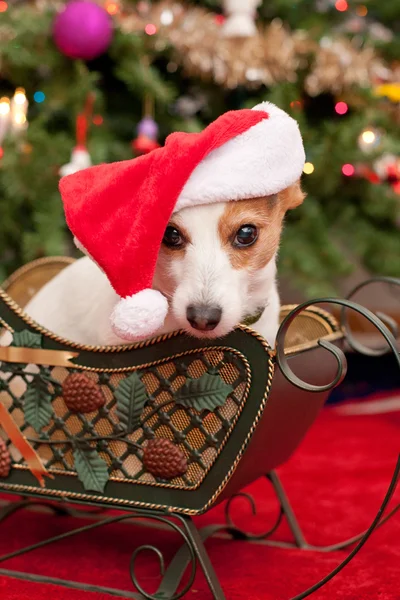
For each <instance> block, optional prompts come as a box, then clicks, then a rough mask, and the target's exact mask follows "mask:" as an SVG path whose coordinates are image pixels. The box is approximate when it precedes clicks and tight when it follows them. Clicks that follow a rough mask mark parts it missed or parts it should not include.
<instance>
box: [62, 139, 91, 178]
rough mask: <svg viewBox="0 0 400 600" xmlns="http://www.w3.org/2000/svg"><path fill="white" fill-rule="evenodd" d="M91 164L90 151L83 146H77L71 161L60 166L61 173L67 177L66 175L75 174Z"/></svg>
mask: <svg viewBox="0 0 400 600" xmlns="http://www.w3.org/2000/svg"><path fill="white" fill-rule="evenodd" d="M91 166H92V161H91V158H90V154H89V152H88V151H87V150H86V148H84V147H83V146H76V148H74V149H73V150H72V154H71V160H70V162H69V163H67V164H66V165H63V166H62V167H61V168H60V170H59V174H60V175H61V177H65V175H73V174H74V173H77V172H78V171H82V170H83V169H87V168H88V167H91Z"/></svg>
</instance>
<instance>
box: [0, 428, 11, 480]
mask: <svg viewBox="0 0 400 600" xmlns="http://www.w3.org/2000/svg"><path fill="white" fill-rule="evenodd" d="M10 469H11V456H10V453H9V451H8V448H7V446H6V443H5V441H4V440H2V439H1V438H0V477H8V474H9V472H10Z"/></svg>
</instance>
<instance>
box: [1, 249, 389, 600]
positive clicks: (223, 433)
mask: <svg viewBox="0 0 400 600" xmlns="http://www.w3.org/2000/svg"><path fill="white" fill-rule="evenodd" d="M69 262H70V260H69V259H44V260H41V261H36V262H34V263H31V264H30V265H27V266H25V267H24V268H23V269H21V270H20V271H18V272H17V273H16V274H14V276H13V277H12V278H11V279H10V280H8V282H6V283H5V284H4V285H3V290H0V324H1V325H2V327H3V331H4V332H7V333H6V334H5V336H4V337H3V345H2V346H1V347H0V435H1V437H2V439H3V441H2V442H1V444H2V446H1V447H0V492H8V493H11V494H14V495H15V494H17V495H21V496H24V497H28V498H30V499H35V498H36V499H41V500H40V502H42V501H43V500H46V501H47V500H48V501H52V502H53V503H54V501H63V505H65V503H67V504H68V505H73V504H76V503H77V504H81V505H85V504H86V505H95V506H98V507H104V508H111V507H113V508H118V509H124V510H128V511H129V512H128V513H127V514H125V513H124V514H123V516H119V517H114V519H116V520H122V519H124V518H133V517H135V518H138V517H146V518H152V519H155V520H157V519H158V520H162V521H164V520H165V515H170V516H171V515H172V516H173V517H174V518H175V519H178V522H179V523H180V526H181V532H182V535H183V538H184V542H185V548H186V554H185V552H184V551H182V553H181V554H182V556H181V557H180V559H179V560H178V559H177V558H176V559H175V561H172V563H171V564H172V565H173V566H172V567H171V569H175V571H171V572H169V574H168V573H167V574H166V576H165V577H166V579H165V577H164V579H163V582H162V583H161V586H160V589H159V591H158V595H157V594H156V595H153V596H152V595H150V594H147V593H146V592H145V590H143V589H142V588H141V587H140V584H139V583H138V582H137V581H136V579H135V576H134V574H132V579H133V581H134V583H135V585H136V587H137V589H138V590H139V592H138V593H130V592H127V591H124V592H121V593H120V595H123V596H124V597H132V598H153V597H154V598H160V597H162V598H171V599H175V598H179V597H182V595H183V594H182V593H181V591H179V592H178V591H177V589H178V586H179V581H180V579H181V576H182V574H183V572H184V570H185V568H186V565H187V563H188V562H190V560H191V559H192V563H193V564H195V563H196V561H198V562H200V564H201V565H202V568H203V571H204V573H205V575H206V577H207V579H208V581H209V584H210V589H211V592H212V594H213V597H214V598H219V599H220V598H224V596H223V592H222V590H221V588H220V586H219V583H218V580H217V578H216V576H215V573H214V572H213V569H212V566H211V564H210V563H209V560H208V557H207V555H206V553H205V550H204V547H203V544H202V542H201V539H200V537H199V533H198V532H197V530H196V529H195V527H194V525H193V523H192V521H191V519H190V517H191V516H192V515H196V514H200V513H202V512H204V511H206V510H208V509H209V508H211V507H212V506H214V505H215V504H216V503H218V502H221V501H222V500H224V499H231V498H232V497H233V496H234V495H235V494H238V493H239V492H240V490H241V489H242V488H243V487H244V486H246V485H247V484H248V483H250V482H251V481H253V480H255V479H257V478H259V477H263V476H266V477H267V478H268V479H269V480H270V481H271V482H272V484H273V486H274V488H275V491H276V493H277V496H278V500H279V502H280V505H281V513H282V514H285V516H286V518H287V519H288V521H289V524H290V526H291V528H292V532H293V535H294V538H295V543H296V544H297V545H298V546H300V547H309V546H308V544H307V542H306V540H305V539H304V536H303V534H302V532H301V529H300V527H299V525H298V523H297V521H296V518H295V515H294V513H293V511H292V510H291V508H290V505H289V503H288V500H287V498H286V496H285V494H284V491H283V489H282V486H281V484H280V482H279V479H278V478H277V476H276V473H275V469H276V468H277V467H279V466H280V465H281V464H283V463H284V462H285V461H286V460H287V459H288V458H289V457H290V456H291V454H292V453H293V452H294V451H295V449H296V448H297V447H298V445H299V443H300V442H301V440H302V439H303V437H304V436H305V434H306V432H307V431H308V429H309V427H310V426H311V424H312V423H313V422H314V421H315V419H316V417H317V415H318V413H319V411H320V410H321V408H322V406H323V404H324V402H325V400H326V398H327V395H328V393H329V391H330V390H331V389H332V388H333V387H334V386H335V385H337V384H338V383H340V381H341V380H342V379H343V377H344V375H345V371H346V360H345V355H344V353H343V349H344V348H345V346H346V344H347V345H348V346H349V345H350V346H352V347H353V348H355V349H356V350H358V351H365V352H366V351H367V349H364V348H362V347H361V346H360V344H359V343H358V342H356V341H355V340H354V339H353V337H352V336H351V334H350V333H349V331H348V329H346V327H345V325H346V321H345V318H344V317H345V315H343V319H342V323H341V324H339V323H338V321H337V320H336V319H334V318H333V317H332V315H331V314H330V313H329V312H327V311H326V310H322V309H320V308H317V307H315V306H314V304H315V303H304V304H303V305H300V306H298V307H295V306H288V307H283V309H282V315H281V317H282V324H281V328H280V330H279V334H278V337H277V344H276V348H275V349H271V348H270V347H269V346H268V344H267V343H266V341H265V340H264V339H263V338H261V337H260V336H259V335H258V334H256V333H255V332H254V331H252V330H251V329H249V328H247V327H245V326H240V327H238V328H237V329H236V330H235V331H234V332H232V333H231V334H229V335H228V336H226V337H225V338H223V339H221V340H213V341H207V342H202V341H199V340H196V339H191V338H188V337H186V336H185V335H184V334H183V333H182V332H175V333H173V334H170V335H165V336H162V337H159V338H156V339H153V340H151V341H148V342H143V343H140V344H136V345H134V346H129V347H89V346H82V345H78V344H73V343H71V342H69V341H68V340H64V339H61V338H59V337H57V336H56V335H54V334H52V333H51V332H49V331H46V330H44V329H43V328H41V327H40V326H39V325H37V324H36V323H34V322H33V321H31V320H30V319H29V317H27V316H26V315H25V314H24V312H23V306H24V305H25V304H26V302H27V301H28V300H29V297H31V296H32V295H33V294H34V293H36V292H37V291H38V289H40V287H41V286H42V285H43V284H44V283H46V281H48V280H49V279H50V278H51V277H52V276H54V275H55V274H56V273H57V272H58V271H59V270H60V269H62V268H64V266H65V265H66V264H68V263H69ZM382 279H383V278H382ZM385 281H386V283H388V284H389V285H395V284H398V281H396V280H393V279H390V280H388V279H385ZM319 302H321V300H320V301H319ZM324 302H326V303H335V304H337V305H339V306H341V307H342V308H343V309H344V308H346V307H347V308H348V309H352V310H353V311H355V312H356V313H358V314H359V315H362V316H363V317H365V318H366V319H367V320H368V321H369V322H370V323H372V325H374V326H375V327H376V328H377V329H378V331H379V332H380V333H381V335H382V336H383V338H384V339H385V341H386V344H387V348H389V349H391V350H392V351H393V353H394V355H395V357H396V360H397V361H398V363H399V365H400V361H399V355H398V351H397V349H396V341H395V338H394V335H393V334H394V333H395V331H394V324H393V323H392V321H391V320H390V319H388V318H385V317H384V316H382V315H381V318H378V317H377V316H376V315H374V314H373V313H371V312H370V311H368V310H367V309H365V308H363V307H361V306H359V305H358V304H355V303H354V302H352V301H351V300H336V299H325V300H324ZM383 351H386V349H384V350H375V351H374V352H375V353H377V354H379V353H382V352H383ZM368 352H369V353H371V352H372V351H370V350H368ZM316 364H318V369H316V368H315V365H316ZM0 441H1V440H0ZM397 475H398V473H395V475H394V479H393V481H395V480H396V479H397ZM392 484H393V482H392ZM389 493H391V492H390V490H389ZM31 501H35V500H31ZM25 504H26V500H23V501H22V503H21V504H20V505H21V506H22V505H23V506H25ZM228 504H229V503H228ZM20 505H18V506H20ZM11 506H12V508H11V509H10V507H8V511H10V510H11V511H12V512H13V511H14V510H16V509H17V504H14V505H11ZM7 514H9V512H8V513H7ZM163 515H164V516H163ZM1 518H2V517H1V516H0V519H1ZM105 521H107V522H110V519H106V520H105ZM100 525H101V522H100V523H99V524H98V526H100ZM174 527H175V528H176V527H177V525H175V526H174ZM224 527H225V529H226V528H227V529H228V531H230V532H231V533H232V535H235V532H236V535H238V531H237V530H236V529H235V527H234V526H233V524H232V523H231V522H230V521H229V516H228V523H227V524H226V525H224ZM371 531H372V530H371ZM240 535H242V536H244V535H245V534H244V532H240ZM368 535H369V534H368ZM54 539H55V538H54ZM54 539H52V540H49V541H47V542H46V543H51V541H54ZM360 539H361V537H360ZM353 541H354V540H353ZM23 551H26V549H23ZM9 557H10V556H8V555H7V556H6V557H0V562H1V561H4V560H5V559H7V558H9ZM177 565H178V566H177ZM194 572H195V571H194ZM132 573H133V571H132ZM38 577H39V576H38ZM193 577H194V576H193ZM163 586H164V587H163ZM187 589H189V588H187ZM160 590H161V591H160ZM185 590H186V588H185ZM186 591H187V590H186ZM161 592H162V593H163V594H164V595H160V594H161ZM116 593H117V592H116ZM129 594H130V595H129ZM302 597H305V596H302Z"/></svg>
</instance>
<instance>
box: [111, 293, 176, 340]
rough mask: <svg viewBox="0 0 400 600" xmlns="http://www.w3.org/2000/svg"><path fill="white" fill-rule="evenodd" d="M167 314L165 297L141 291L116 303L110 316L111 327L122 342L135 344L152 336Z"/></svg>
mask: <svg viewBox="0 0 400 600" xmlns="http://www.w3.org/2000/svg"><path fill="white" fill-rule="evenodd" d="M167 313H168V301H167V299H166V298H165V296H163V295H162V294H161V293H160V292H157V290H150V289H147V290H142V291H141V292H138V293H137V294H135V295H134V296H129V297H128V298H123V299H121V300H120V301H119V302H118V304H117V305H116V306H115V308H114V310H113V312H112V315H111V327H112V329H113V331H114V333H115V334H116V335H117V336H118V337H120V338H122V339H123V340H127V341H129V342H137V341H139V340H143V339H145V338H149V337H151V336H152V335H154V334H155V333H156V332H157V330H158V329H160V327H162V325H163V323H164V321H165V317H166V316H167Z"/></svg>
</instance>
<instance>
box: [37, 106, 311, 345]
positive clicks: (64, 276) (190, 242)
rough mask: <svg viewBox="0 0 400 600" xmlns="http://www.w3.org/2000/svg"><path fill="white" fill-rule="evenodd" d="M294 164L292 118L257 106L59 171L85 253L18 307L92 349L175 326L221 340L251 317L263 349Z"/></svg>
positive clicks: (296, 189) (295, 185)
mask: <svg viewBox="0 0 400 600" xmlns="http://www.w3.org/2000/svg"><path fill="white" fill-rule="evenodd" d="M303 165H304V149H303V144H302V140H301V135H300V132H299V129H298V125H297V123H296V122H295V121H294V120H293V119H292V118H291V117H289V115H287V114H286V113H285V112H283V111H282V110H280V109H279V108H277V107H276V106H274V105H272V104H269V103H263V104H261V105H259V106H256V107H255V109H253V110H247V109H246V110H239V111H232V112H230V113H225V115H222V117H220V118H219V119H217V120H216V121H214V123H212V124H211V125H209V126H208V127H207V128H206V129H205V130H204V131H203V132H202V133H199V134H173V135H172V136H170V138H168V139H167V141H166V144H165V146H164V147H163V148H160V149H159V150H156V151H153V152H151V153H150V154H148V155H147V156H144V157H140V158H138V159H134V160H132V161H124V162H122V163H115V164H113V165H100V166H97V167H92V168H90V169H86V170H84V171H81V172H78V173H76V174H74V175H70V176H67V177H65V178H63V179H62V180H61V183H60V189H61V195H62V197H63V202H64V208H65V213H66V218H67V222H68V225H69V227H70V229H71V231H72V232H73V234H74V236H75V239H76V241H77V245H78V246H79V247H80V248H81V249H83V251H84V252H85V253H86V254H87V255H88V256H87V257H85V258H82V259H80V260H79V261H77V262H76V263H74V264H72V265H71V266H68V267H67V268H66V269H65V270H63V271H62V272H61V273H60V274H59V275H58V276H57V277H55V278H54V280H52V281H51V282H49V283H48V284H47V285H46V286H45V287H44V288H43V289H42V290H41V291H40V292H39V293H38V294H37V296H36V297H35V298H34V299H33V300H32V301H31V302H30V304H29V305H28V306H27V307H26V311H27V312H28V314H29V315H30V316H31V317H32V318H33V319H35V320H36V321H37V322H39V323H40V324H41V325H43V326H45V327H46V328H47V329H49V330H51V331H53V332H54V333H56V334H58V335H60V336H62V337H64V338H67V339H70V340H72V341H75V342H79V343H83V344H90V345H114V344H123V343H126V342H127V341H135V340H140V339H146V338H149V337H154V336H157V335H159V334H162V333H166V332H170V331H173V330H176V329H184V330H185V331H186V332H187V333H188V334H190V335H193V336H196V337H202V338H215V337H221V336H224V335H226V334H227V333H228V332H230V331H231V330H232V329H233V328H234V327H235V326H236V325H238V324H239V323H241V322H243V320H244V319H246V318H247V317H253V318H254V316H255V315H256V316H257V319H256V322H255V323H254V324H253V327H254V328H255V329H256V330H257V331H258V332H259V333H261V334H262V335H263V336H264V337H265V338H266V339H267V340H268V341H269V343H270V344H273V343H274V340H275V335H276V332H277V328H278V318H279V308H280V303H279V296H278V291H277V285H276V265H275V261H276V254H277V250H278V246H279V240H280V235H281V230H282V225H283V219H284V216H285V213H286V211H287V210H290V209H293V208H295V207H296V206H298V205H299V204H301V202H302V201H303V198H304V194H303V193H302V191H301V188H300V183H299V179H300V175H301V172H302V169H303ZM110 315H111V320H110V319H109V317H110Z"/></svg>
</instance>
